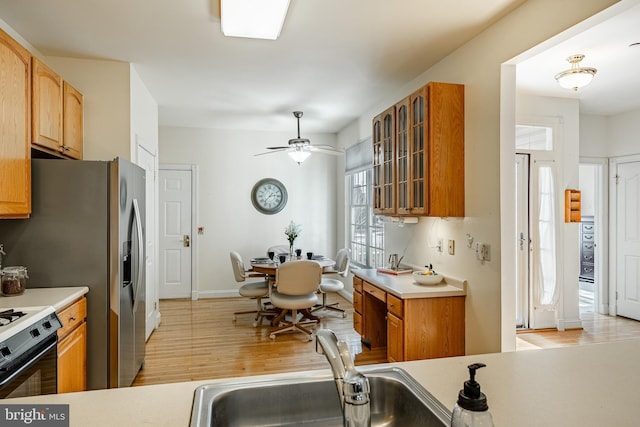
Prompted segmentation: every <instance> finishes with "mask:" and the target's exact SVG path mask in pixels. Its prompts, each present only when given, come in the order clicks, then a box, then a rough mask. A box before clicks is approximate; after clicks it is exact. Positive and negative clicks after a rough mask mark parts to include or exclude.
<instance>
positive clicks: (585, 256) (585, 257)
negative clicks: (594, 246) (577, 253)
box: [582, 252, 593, 263]
mask: <svg viewBox="0 0 640 427" xmlns="http://www.w3.org/2000/svg"><path fill="white" fill-rule="evenodd" d="M582 262H591V263H592V262H593V252H583V253H582Z"/></svg>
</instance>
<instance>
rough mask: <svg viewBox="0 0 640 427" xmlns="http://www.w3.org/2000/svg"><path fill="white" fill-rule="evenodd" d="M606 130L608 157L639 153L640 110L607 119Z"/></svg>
mask: <svg viewBox="0 0 640 427" xmlns="http://www.w3.org/2000/svg"><path fill="white" fill-rule="evenodd" d="M607 129H608V139H609V141H610V142H611V144H610V146H609V152H608V154H609V157H616V156H627V155H630V154H638V153H640V110H636V111H630V112H627V113H623V114H618V115H616V116H611V117H609V120H608V128H607Z"/></svg>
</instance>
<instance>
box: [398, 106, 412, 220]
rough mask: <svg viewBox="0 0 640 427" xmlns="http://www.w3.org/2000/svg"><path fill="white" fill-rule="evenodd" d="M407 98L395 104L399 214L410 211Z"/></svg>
mask: <svg viewBox="0 0 640 427" xmlns="http://www.w3.org/2000/svg"><path fill="white" fill-rule="evenodd" d="M409 102H410V101H409V98H405V99H403V100H402V101H400V102H398V103H397V104H396V167H397V169H396V200H397V202H398V207H397V213H398V214H399V215H404V214H410V213H411V203H410V201H409Z"/></svg>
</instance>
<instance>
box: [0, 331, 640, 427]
mask: <svg viewBox="0 0 640 427" xmlns="http://www.w3.org/2000/svg"><path fill="white" fill-rule="evenodd" d="M638 357H640V340H627V341H618V342H613V343H605V344H590V345H584V346H576V347H565V348H557V349H547V350H528V351H520V352H511V353H495V354H485V355H474V356H461V357H452V358H443V359H431V360H420V361H414V362H402V363H396V364H393V365H395V366H398V367H400V368H402V369H405V370H406V371H407V372H408V373H409V374H410V375H411V376H413V377H414V378H415V379H416V380H417V381H418V382H419V383H421V384H422V385H423V386H424V387H425V388H426V389H427V390H429V391H430V392H431V393H432V394H433V395H434V396H435V397H436V398H437V399H438V400H440V401H441V402H442V403H443V404H444V405H445V406H447V407H448V408H449V409H453V406H454V404H455V400H456V398H457V394H458V391H459V389H460V388H461V386H462V383H463V381H465V380H466V379H467V375H468V371H467V368H466V367H467V365H469V364H470V363H474V362H482V363H486V365H487V367H486V368H483V369H481V370H479V371H478V375H477V380H478V381H479V382H480V384H481V385H482V391H483V392H484V393H486V395H487V398H488V403H489V407H490V409H491V412H492V414H493V418H494V423H495V425H496V426H516V425H517V426H519V427H526V426H536V427H537V426H541V425H544V426H563V427H589V426H593V427H595V426H614V425H615V426H620V427H625V426H629V427H631V426H637V425H638V420H637V416H636V415H635V413H634V411H631V410H629V408H633V407H635V404H636V402H637V397H636V390H637V387H636V383H637V381H636V370H637V366H636V364H637V360H638ZM327 366H328V364H327ZM379 366H380V367H382V366H388V365H379ZM327 374H329V371H328V368H327ZM292 375H295V376H298V375H300V373H287V374H278V375H268V376H264V377H262V378H277V377H288V376H292ZM302 375H304V374H302ZM249 378H252V379H253V378H256V377H247V379H249ZM224 381H225V380H215V381H197V382H186V383H174V384H162V385H152V386H143V387H130V388H122V389H111V390H97V391H89V392H83V393H70V394H64V395H49V396H39V397H29V398H19V399H10V400H6V401H5V403H12V404H17V403H20V404H64V403H67V404H69V405H70V420H71V424H70V425H71V426H72V427H84V426H87V425H91V426H95V427H100V426H105V427H107V426H109V427H110V426H113V425H124V426H144V425H153V426H172V427H173V426H188V425H189V419H190V414H191V404H192V401H193V393H194V390H195V389H196V388H197V387H198V386H199V385H202V384H207V383H212V382H224Z"/></svg>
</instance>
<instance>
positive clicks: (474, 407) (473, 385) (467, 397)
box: [458, 363, 489, 412]
mask: <svg viewBox="0 0 640 427" xmlns="http://www.w3.org/2000/svg"><path fill="white" fill-rule="evenodd" d="M485 366H487V365H485V364H484V363H474V364H472V365H469V366H467V368H469V380H468V381H465V382H464V389H462V390H460V393H458V405H459V406H460V407H461V408H463V409H467V410H469V411H474V412H482V411H486V410H488V409H489V406H488V405H487V396H485V394H484V393H483V392H481V391H480V384H479V383H478V382H477V381H476V379H475V377H476V371H477V370H478V369H480V368H484V367H485Z"/></svg>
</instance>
